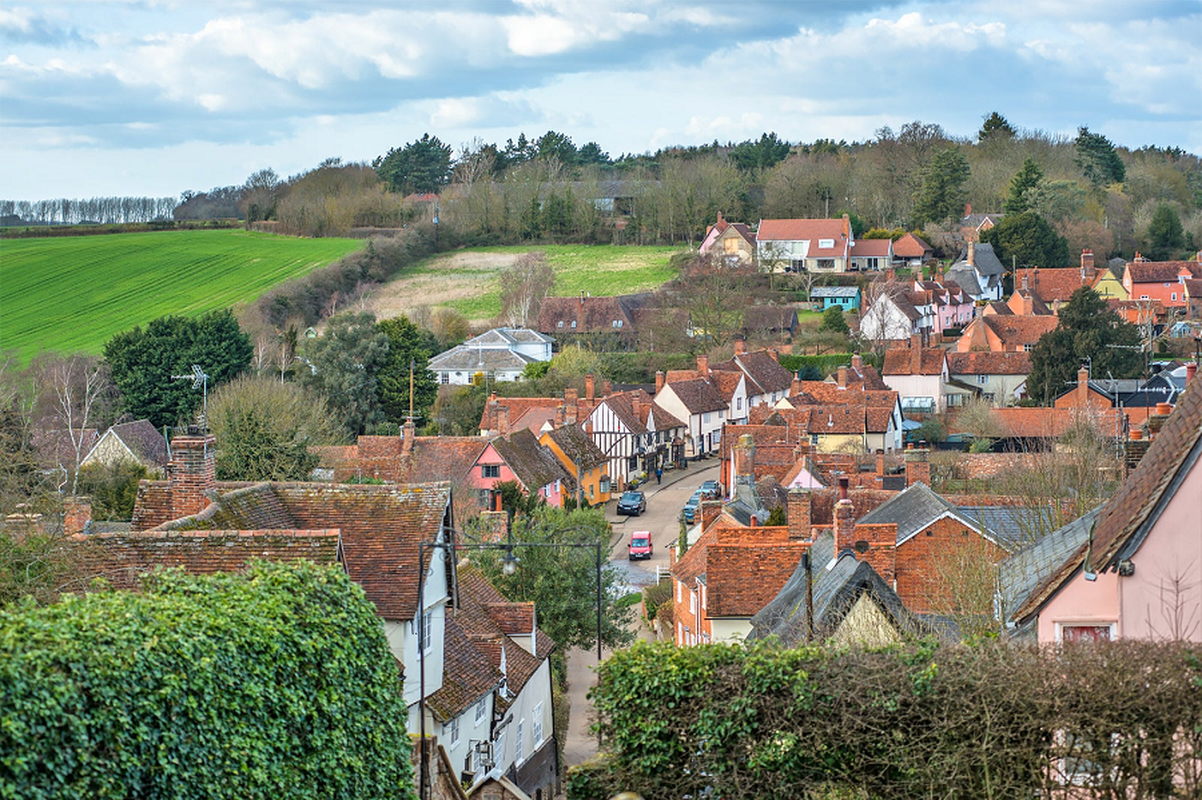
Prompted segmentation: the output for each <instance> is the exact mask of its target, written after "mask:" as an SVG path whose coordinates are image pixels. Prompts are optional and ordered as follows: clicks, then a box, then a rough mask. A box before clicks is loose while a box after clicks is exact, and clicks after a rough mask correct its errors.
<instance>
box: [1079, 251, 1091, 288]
mask: <svg viewBox="0 0 1202 800" xmlns="http://www.w3.org/2000/svg"><path fill="white" fill-rule="evenodd" d="M1093 277H1094V266H1093V250H1091V249H1089V248H1088V247H1085V248H1082V250H1081V285H1082V286H1085V285H1088V284H1089V282H1090V281H1092V280H1093Z"/></svg>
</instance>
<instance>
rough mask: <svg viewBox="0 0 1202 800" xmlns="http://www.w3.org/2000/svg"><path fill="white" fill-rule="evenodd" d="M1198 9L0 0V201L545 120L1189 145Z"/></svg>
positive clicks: (796, 2) (812, 1)
mask: <svg viewBox="0 0 1202 800" xmlns="http://www.w3.org/2000/svg"><path fill="white" fill-rule="evenodd" d="M1200 40H1202V1H1200V0H1134V1H1133V0H1078V1H1077V2H1067V1H1065V0H1019V1H1017V2H1012V1H1010V0H1003V2H998V1H997V0H993V2H934V3H915V2H893V1H891V0H821V2H817V1H816V0H722V1H721V2H718V1H717V0H423V2H416V1H415V0H395V2H380V1H378V0H357V2H354V3H350V2H331V1H329V0H204V2H201V0H125V1H124V2H122V1H120V0H65V1H64V0H59V1H58V2H55V1H54V0H45V1H44V2H28V1H27V2H24V3H22V2H21V0H17V2H15V3H14V2H7V3H4V4H3V5H0V47H2V50H0V152H2V153H3V161H0V164H2V165H3V166H2V167H0V198H4V199H12V200H38V199H49V198H57V197H92V196H105V195H122V196H123V195H134V196H147V195H148V196H156V197H163V196H178V195H179V194H180V193H181V192H184V191H185V190H197V191H201V190H206V189H209V188H212V187H215V186H225V185H232V184H241V183H243V182H244V181H245V180H246V178H247V177H248V176H249V175H250V174H252V173H253V172H256V171H257V170H260V169H264V168H271V169H274V170H275V171H276V172H277V173H279V174H280V175H281V176H285V177H286V176H289V175H293V174H297V173H300V172H303V171H305V170H307V169H311V168H312V167H315V166H316V165H317V164H318V163H320V162H321V161H323V160H324V159H326V158H330V157H339V158H342V159H343V160H344V161H370V160H371V159H373V158H374V157H376V156H378V155H382V154H384V153H386V152H387V151H388V149H389V148H390V147H400V146H403V145H404V144H406V143H408V142H411V141H413V140H415V139H417V138H419V137H420V136H421V135H422V134H423V133H426V132H429V133H431V134H432V135H435V136H437V137H439V138H440V139H442V140H443V141H444V142H446V143H447V144H450V145H452V146H453V147H454V148H455V149H456V150H457V151H458V150H459V149H460V148H461V147H462V146H463V145H465V144H467V143H469V142H470V141H472V140H473V139H476V138H479V139H481V140H483V141H484V142H495V143H498V144H500V145H504V143H505V141H506V140H507V139H511V138H513V139H516V138H517V136H518V134H519V133H521V132H525V133H526V134H527V135H528V136H533V137H537V136H539V135H541V134H542V133H544V132H546V131H548V130H556V131H559V132H562V133H565V134H567V135H568V136H570V137H572V140H573V141H574V142H575V143H576V144H577V145H582V144H584V143H586V142H589V141H596V142H597V143H599V144H600V145H601V147H602V149H604V150H606V151H607V152H609V153H610V155H612V156H617V155H620V154H622V153H642V152H647V151H652V152H653V151H655V150H657V149H659V148H660V147H665V146H670V145H688V144H705V143H709V142H712V141H714V140H718V141H721V142H727V141H735V142H737V141H742V140H745V139H748V138H758V137H759V135H760V134H761V133H763V132H775V133H777V135H779V136H780V137H781V138H783V139H785V140H788V141H790V142H809V141H813V140H814V139H818V138H832V139H835V140H840V139H845V140H847V141H864V140H868V139H871V138H872V137H873V134H874V132H875V131H877V130H878V129H880V128H881V127H882V126H890V127H892V128H893V129H894V130H897V129H899V128H900V127H901V126H902V125H904V124H905V123H906V122H910V121H913V120H922V121H923V122H934V123H938V124H940V125H942V126H943V127H944V128H945V129H946V130H947V132H948V133H950V134H952V135H956V136H963V137H971V136H973V135H974V134H975V133H976V131H977V130H978V129H979V128H980V126H981V122H982V120H983V118H984V117H985V116H987V115H988V114H989V113H990V112H991V111H998V112H999V113H1001V114H1002V115H1003V116H1005V117H1006V118H1007V119H1008V120H1009V121H1010V123H1011V124H1012V125H1014V126H1015V127H1016V128H1020V129H1027V130H1041V131H1045V132H1048V133H1052V134H1063V135H1066V136H1069V137H1072V136H1075V135H1076V131H1077V128H1078V127H1080V126H1082V125H1086V126H1088V127H1089V128H1090V130H1092V131H1094V132H1099V133H1102V134H1104V135H1106V136H1107V137H1109V138H1110V139H1111V140H1112V141H1114V142H1115V143H1116V144H1121V145H1124V146H1129V147H1132V148H1135V147H1140V146H1143V145H1148V144H1154V145H1160V146H1170V145H1171V146H1177V147H1182V148H1184V149H1186V150H1188V151H1190V152H1192V153H1202V47H1199V44H1198V43H1199V41H1200Z"/></svg>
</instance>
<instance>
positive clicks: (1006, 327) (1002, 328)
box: [980, 314, 1059, 347]
mask: <svg viewBox="0 0 1202 800" xmlns="http://www.w3.org/2000/svg"><path fill="white" fill-rule="evenodd" d="M980 320H981V322H982V323H984V324H985V325H988V326H989V329H990V330H992V331H993V332H994V333H995V334H997V337H998V338H999V339H1001V340H1002V344H1003V345H1005V346H1007V347H1020V346H1023V345H1028V344H1030V345H1034V344H1035V343H1036V342H1038V341H1039V339H1040V337H1042V336H1043V335H1044V334H1045V333H1048V332H1050V331H1053V330H1055V329H1056V324H1057V323H1058V322H1059V318H1058V317H1048V316H1019V315H1015V316H1012V317H1003V316H1001V315H999V314H990V315H989V316H987V317H981V318H980Z"/></svg>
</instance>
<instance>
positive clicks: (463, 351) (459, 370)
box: [426, 328, 555, 386]
mask: <svg viewBox="0 0 1202 800" xmlns="http://www.w3.org/2000/svg"><path fill="white" fill-rule="evenodd" d="M554 341H555V340H554V339H552V338H551V337H549V336H544V335H543V334H541V333H538V332H537V331H532V330H529V329H528V328H493V329H492V330H490V331H487V332H486V333H482V334H480V335H479V336H474V337H472V338H471V339H468V340H467V341H466V342H464V343H463V344H461V345H457V346H456V347H452V348H451V349H450V350H446V351H444V352H442V353H439V354H438V355H436V356H434V357H433V358H431V359H430V361H429V363H428V364H427V366H426V369H428V370H430V371H431V372H433V373H434V374H436V375H437V376H438V382H439V383H441V384H449V385H453V386H465V385H467V384H470V383H472V378H473V377H474V376H475V375H477V374H484V375H488V376H489V377H490V379H491V380H494V381H518V380H521V379H522V373H523V372H524V371H525V369H526V365H527V364H533V363H535V362H539V361H550V360H551V345H552V344H554Z"/></svg>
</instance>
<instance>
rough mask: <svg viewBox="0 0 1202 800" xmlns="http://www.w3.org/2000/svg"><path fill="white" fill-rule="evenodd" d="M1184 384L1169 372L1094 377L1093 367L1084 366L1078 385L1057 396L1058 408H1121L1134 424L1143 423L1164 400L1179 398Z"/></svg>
mask: <svg viewBox="0 0 1202 800" xmlns="http://www.w3.org/2000/svg"><path fill="white" fill-rule="evenodd" d="M1179 392H1180V388H1179V387H1178V386H1177V384H1176V382H1175V381H1174V380H1173V379H1172V378H1171V376H1169V375H1166V374H1165V373H1163V372H1162V373H1158V374H1157V375H1153V376H1152V377H1151V378H1149V379H1148V380H1146V381H1145V380H1143V379H1142V378H1126V379H1119V378H1110V377H1107V378H1105V379H1093V378H1091V377H1090V375H1089V370H1088V369H1086V368H1085V367H1082V368H1081V369H1079V370H1078V371H1077V385H1076V386H1074V387H1071V388H1068V389H1066V390H1065V392H1064V393H1063V394H1061V395H1060V396H1059V397H1057V398H1056V401H1055V403H1053V405H1054V406H1055V407H1056V408H1093V409H1108V408H1121V409H1123V411H1124V412H1125V413H1126V415H1127V417H1128V420H1129V422H1130V423H1132V424H1136V425H1140V424H1142V423H1144V422H1146V421H1147V419H1148V417H1149V416H1150V415H1151V414H1152V413H1155V410H1156V408H1157V407H1158V406H1160V405H1161V404H1173V403H1176V402H1177V396H1178V394H1179Z"/></svg>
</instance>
